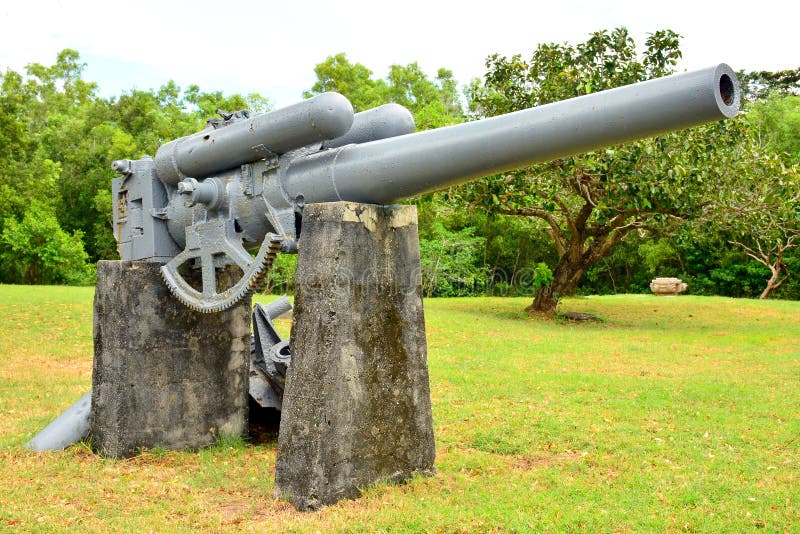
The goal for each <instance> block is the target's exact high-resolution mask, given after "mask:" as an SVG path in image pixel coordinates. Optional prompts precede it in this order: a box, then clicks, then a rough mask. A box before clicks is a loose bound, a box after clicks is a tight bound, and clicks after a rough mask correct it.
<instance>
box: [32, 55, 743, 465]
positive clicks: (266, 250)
mask: <svg viewBox="0 0 800 534" xmlns="http://www.w3.org/2000/svg"><path fill="white" fill-rule="evenodd" d="M740 99H741V96H740V89H739V83H738V81H737V79H736V75H735V74H734V72H733V70H731V68H730V67H729V66H727V65H725V64H719V65H716V66H713V67H710V68H706V69H702V70H698V71H693V72H687V73H682V74H676V75H672V76H667V77H664V78H659V79H654V80H649V81H646V82H641V83H637V84H633V85H628V86H624V87H619V88H616V89H611V90H608V91H603V92H598V93H594V94H589V95H585V96H581V97H578V98H573V99H570V100H565V101H561V102H556V103H552V104H548V105H544V106H539V107H534V108H530V109H527V110H523V111H517V112H514V113H509V114H506V115H501V116H497V117H493V118H488V119H484V120H479V121H474V122H467V123H462V124H458V125H455V126H449V127H445V128H439V129H435V130H428V131H424V132H417V133H415V132H414V129H415V126H414V121H413V118H412V116H411V114H410V113H409V111H408V110H406V109H405V108H403V107H402V106H399V105H397V104H387V105H384V106H380V107H377V108H375V109H371V110H368V111H364V112H361V113H354V112H353V107H352V105H351V104H350V102H349V101H348V100H347V99H346V98H345V97H344V96H342V95H339V94H336V93H323V94H320V95H317V96H315V97H313V98H310V99H308V100H306V101H304V102H301V103H298V104H295V105H292V106H289V107H286V108H283V109H279V110H276V111H272V112H268V113H260V114H251V113H249V112H248V111H246V110H242V111H237V112H234V113H225V112H221V111H219V114H220V117H219V118H214V119H211V120H209V121H208V122H207V124H206V126H205V128H204V129H203V130H202V131H200V132H198V133H195V134H193V135H189V136H186V137H182V138H180V139H176V140H172V141H169V142H167V143H166V144H164V145H162V146H161V147H160V148H159V149H158V151H157V152H156V154H155V156H154V157H150V156H144V157H143V158H141V159H138V160H118V161H114V162H113V163H112V168H113V169H114V170H115V171H116V172H117V173H118V174H119V177H117V178H115V179H114V180H113V182H112V197H113V228H114V236H115V238H116V240H117V243H118V249H119V254H120V257H121V259H122V260H126V261H146V262H155V263H157V264H161V267H160V272H161V275H162V277H163V279H164V282H165V283H166V285H167V286H168V287H169V290H170V291H171V292H172V294H173V295H174V296H175V297H176V298H177V299H178V300H179V301H180V302H182V303H183V304H185V305H186V306H188V307H189V308H191V309H193V310H196V311H199V312H203V313H214V312H219V311H222V310H225V309H227V308H230V307H231V306H233V305H235V304H236V303H237V302H238V301H240V300H241V299H242V298H243V297H245V296H246V295H248V294H249V293H250V292H252V291H254V290H256V289H257V288H259V287H260V285H261V284H262V282H263V281H264V279H265V277H266V275H267V273H268V271H269V269H270V267H271V265H272V263H273V261H274V259H275V257H276V255H277V254H278V253H281V252H283V253H293V252H297V248H298V238H299V236H300V234H301V232H302V222H303V209H304V206H306V205H308V204H312V203H321V202H335V201H351V202H359V203H369V204H390V203H393V202H396V201H399V200H402V199H406V198H410V197H414V196H416V195H420V194H423V193H427V192H431V191H435V190H438V189H443V188H446V187H449V186H453V185H457V184H460V183H465V182H468V181H470V180H475V179H478V178H481V177H484V176H489V175H493V174H497V173H502V172H505V171H509V170H513V169H518V168H522V167H525V166H528V165H531V164H534V163H539V162H544V161H549V160H553V159H557V158H560V157H565V156H568V155H574V154H579V153H583V152H587V151H590V150H594V149H597V148H601V147H605V146H609V145H613V144H618V143H623V142H626V141H631V140H634V139H639V138H643V137H648V136H654V135H658V134H661V133H665V132H668V131H672V130H677V129H682V128H687V127H691V126H696V125H699V124H702V123H706V122H711V121H716V120H720V119H725V118H731V117H733V116H735V115H736V114H737V113H738V112H739V106H740ZM223 271H224V272H226V275H225V276H223V275H222V273H223ZM230 272H234V275H235V276H233V277H231V276H229V275H228V274H229V273H230ZM290 307H291V306H290V305H289V303H288V301H285V300H282V301H280V302H277V303H274V304H273V305H271V306H270V307H268V308H260V307H258V306H257V307H256V309H255V311H254V314H253V326H254V329H255V332H254V335H253V337H252V343H251V355H250V356H251V358H250V359H251V363H250V395H251V397H252V398H253V399H254V400H255V401H256V402H258V403H259V404H261V405H262V406H265V407H272V408H278V409H280V407H281V397H282V392H283V384H284V380H285V373H286V369H287V367H288V366H289V365H290V363H291V354H290V350H289V346H288V343H287V342H285V341H283V340H281V339H280V336H279V335H278V333H277V332H276V330H275V328H274V326H273V324H272V319H273V318H274V317H276V316H277V315H279V314H280V313H283V312H285V311H287V310H288V309H290ZM87 403H88V401H87V397H86V396H85V397H84V398H82V399H81V400H80V401H78V403H76V404H75V405H74V406H73V407H72V408H70V409H68V410H67V412H66V413H65V414H64V416H63V417H62V418H59V419H57V420H56V421H55V422H54V423H53V424H52V425H51V426H50V427H48V429H46V432H43V433H42V434H41V435H40V436H37V438H34V440H32V441H31V442H30V443H29V444H28V446H29V447H30V448H34V449H35V450H48V449H57V448H63V447H64V446H66V445H68V444H69V443H71V442H74V441H75V440H77V439H79V438H80V437H81V436H82V435H83V434H85V432H86V430H87V428H88V427H87V418H88V410H87V409H86V404H87Z"/></svg>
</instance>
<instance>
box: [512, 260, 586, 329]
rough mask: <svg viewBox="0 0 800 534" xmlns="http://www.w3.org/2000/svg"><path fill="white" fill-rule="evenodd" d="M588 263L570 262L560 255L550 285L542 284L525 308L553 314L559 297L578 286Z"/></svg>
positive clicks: (572, 291) (571, 291) (530, 311)
mask: <svg viewBox="0 0 800 534" xmlns="http://www.w3.org/2000/svg"><path fill="white" fill-rule="evenodd" d="M587 267H588V265H583V263H582V262H579V263H576V262H571V261H568V260H567V259H566V257H562V258H561V260H559V262H558V265H557V266H556V270H555V272H553V281H552V282H550V285H546V286H542V287H540V288H539V291H538V292H537V293H536V297H535V298H534V299H533V303H532V304H531V305H530V306H528V307H527V308H525V311H526V312H528V313H529V314H535V313H542V314H545V315H553V314H554V313H555V312H556V306H558V301H559V299H560V298H561V297H565V296H569V295H573V294H574V293H575V289H576V288H577V287H578V282H580V280H581V277H582V276H583V273H584V272H586V269H587Z"/></svg>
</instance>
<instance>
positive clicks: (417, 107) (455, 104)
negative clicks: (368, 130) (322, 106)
mask: <svg viewBox="0 0 800 534" xmlns="http://www.w3.org/2000/svg"><path fill="white" fill-rule="evenodd" d="M314 72H315V73H316V75H317V81H316V82H315V83H314V85H313V87H312V88H311V90H310V91H306V92H305V93H304V95H305V96H306V97H307V98H308V97H311V96H312V95H315V94H319V93H322V92H325V91H335V92H337V93H341V94H343V95H344V96H346V97H347V98H348V100H350V102H351V103H352V104H353V109H355V111H356V112H359V111H365V110H368V109H371V108H374V107H377V106H380V105H382V104H387V103H389V102H394V103H396V104H400V105H402V106H405V107H406V108H408V110H409V111H411V114H412V115H413V116H414V121H415V122H416V125H417V129H419V130H427V129H429V128H438V127H440V126H446V125H448V124H454V123H457V122H460V121H461V119H462V116H463V111H462V109H461V103H460V101H459V98H458V91H457V84H456V81H455V80H454V79H453V73H452V72H451V71H449V70H447V69H439V71H438V72H437V73H436V78H435V79H434V80H431V79H429V78H428V76H427V75H426V74H425V73H424V72H423V71H422V69H420V67H419V65H418V64H417V63H410V64H408V65H405V66H403V65H392V66H391V67H390V69H389V75H388V76H387V78H386V79H385V80H384V79H380V78H378V79H376V78H373V73H372V71H371V70H370V69H368V68H367V67H365V66H364V65H362V64H361V63H350V61H349V60H348V59H347V56H346V55H345V54H336V55H334V56H328V58H327V59H326V60H325V61H324V62H322V63H320V64H318V65H317V66H316V67H315V68H314Z"/></svg>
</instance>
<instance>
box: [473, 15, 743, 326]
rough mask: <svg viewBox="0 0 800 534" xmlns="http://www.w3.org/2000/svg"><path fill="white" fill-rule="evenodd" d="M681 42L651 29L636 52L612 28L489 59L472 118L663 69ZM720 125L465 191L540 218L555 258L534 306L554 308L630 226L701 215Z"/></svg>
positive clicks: (487, 203)
mask: <svg viewBox="0 0 800 534" xmlns="http://www.w3.org/2000/svg"><path fill="white" fill-rule="evenodd" d="M678 39H679V36H678V35H677V34H676V33H674V32H672V31H669V30H664V31H659V32H656V33H654V34H652V35H650V37H649V38H648V39H647V41H646V43H645V50H644V52H643V54H642V55H641V56H639V55H638V54H637V51H636V47H635V43H634V41H633V39H632V38H631V37H630V35H629V34H628V32H627V30H625V29H624V28H618V29H616V30H613V31H612V32H607V31H600V32H595V33H594V34H592V35H591V37H590V38H589V40H587V41H586V42H584V43H580V44H577V45H570V44H545V45H540V46H539V47H538V48H537V49H536V51H535V52H534V53H533V55H532V56H531V58H530V60H527V61H526V60H523V59H522V57H521V56H519V55H515V56H512V57H510V58H507V57H502V56H499V55H493V56H491V57H490V58H489V59H488V60H487V64H486V65H487V73H486V75H485V79H484V81H483V82H482V83H480V82H474V83H473V84H472V86H471V87H470V89H469V96H470V110H471V112H472V114H473V116H474V117H484V116H492V115H498V114H501V113H508V112H512V111H516V110H519V109H524V108H528V107H531V106H535V105H543V104H548V103H551V102H554V101H558V100H563V99H566V98H572V97H577V96H581V95H584V94H587V93H591V92H595V91H600V90H604V89H609V88H612V87H617V86H619V85H624V84H630V83H635V82H639V81H644V80H646V79H650V78H654V77H658V76H663V75H665V74H669V73H670V72H671V71H672V70H673V68H674V66H675V65H676V63H677V60H678V59H679V58H680V56H681V53H680V50H679V48H678ZM726 128H727V127H726V126H724V125H711V126H707V127H704V128H698V129H693V130H689V131H686V132H681V133H676V134H670V135H665V136H661V137H657V138H654V139H646V140H641V141H637V142H634V143H630V144H627V145H623V146H617V147H613V148H609V149H606V150H600V151H595V152H590V153H587V154H583V155H579V156H575V157H570V158H564V159H562V160H559V161H555V162H552V163H546V164H541V165H537V166H534V167H532V168H530V169H525V170H522V171H517V172H512V173H508V174H506V175H504V176H501V177H494V178H490V179H486V180H482V181H479V182H476V183H474V184H471V185H469V186H466V187H464V188H463V189H462V190H461V195H462V198H464V200H466V201H467V202H469V203H470V204H471V205H473V206H481V207H483V208H484V209H487V210H491V211H493V212H497V213H504V214H507V215H513V216H522V217H530V218H535V219H538V220H540V221H541V223H542V224H543V225H544V228H545V229H546V231H547V232H548V234H549V235H550V236H551V238H552V239H553V243H554V245H555V248H556V250H557V251H558V255H559V260H558V263H557V264H556V266H555V269H554V277H553V283H552V284H551V286H550V287H548V288H547V295H546V296H545V298H543V299H542V300H541V301H540V300H539V298H537V300H536V302H535V304H534V307H536V308H537V309H541V310H552V309H554V306H555V304H556V303H557V299H558V297H559V296H564V295H569V294H571V293H572V292H574V291H575V290H576V288H577V285H578V284H579V282H580V280H581V278H582V276H583V274H584V273H585V272H586V270H587V269H589V268H590V267H592V266H593V265H594V264H596V263H597V262H599V261H601V260H603V258H605V257H606V256H607V255H608V254H609V252H610V251H611V250H612V249H613V247H614V246H616V245H617V244H618V243H619V242H620V241H621V240H622V239H623V238H624V237H625V236H626V235H628V234H629V233H630V232H631V231H632V230H634V229H637V228H642V227H645V226H649V225H653V224H658V223H659V222H660V221H663V220H664V219H665V218H668V217H689V216H691V215H693V214H695V213H697V212H698V210H699V209H700V206H702V205H703V203H705V202H706V201H707V198H708V194H709V192H710V191H713V185H712V184H714V183H718V182H719V180H718V177H717V176H716V174H718V171H719V168H718V167H717V166H715V159H716V158H717V151H718V150H719V149H718V147H720V146H725V147H727V146H728V145H729V143H728V142H727V141H726V139H727V137H726V135H727V132H726ZM720 141H722V142H721V143H720ZM539 294H540V295H542V293H541V292H540V293H539Z"/></svg>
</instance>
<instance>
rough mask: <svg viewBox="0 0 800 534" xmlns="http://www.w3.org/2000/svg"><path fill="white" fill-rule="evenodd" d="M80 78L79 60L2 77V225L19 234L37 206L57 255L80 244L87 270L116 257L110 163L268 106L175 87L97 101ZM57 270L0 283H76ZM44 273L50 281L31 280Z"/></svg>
mask: <svg viewBox="0 0 800 534" xmlns="http://www.w3.org/2000/svg"><path fill="white" fill-rule="evenodd" d="M83 68H84V64H83V63H81V62H80V56H79V55H78V53H77V52H76V51H74V50H64V51H62V52H61V53H60V54H59V55H58V57H57V59H56V62H55V64H53V65H50V66H45V65H40V64H37V63H33V64H30V65H28V66H27V68H26V72H25V74H24V75H23V74H20V73H17V72H14V71H12V70H8V71H6V72H5V73H0V224H12V225H13V224H16V225H20V224H22V225H25V222H24V221H26V220H29V218H28V215H27V213H28V211H29V208H30V209H33V208H31V206H33V205H34V204H35V206H36V208H35V209H36V210H39V211H42V212H46V213H48V214H49V215H48V219H47V223H48V224H49V225H51V226H49V227H48V228H50V227H52V223H53V220H51V217H52V216H53V214H55V215H54V216H55V217H56V218H57V220H56V223H57V226H58V228H59V229H61V230H62V231H63V232H64V235H65V236H68V239H67V238H63V236H62V237H59V238H58V239H60V240H61V241H59V242H63V243H71V245H69V246H67V245H63V246H62V245H53V246H54V247H56V248H59V247H61V249H64V250H67V249H69V248H70V247H71V246H72V245H74V244H76V243H82V249H81V250H85V253H88V256H89V260H90V261H92V262H94V261H96V260H98V259H101V258H108V259H113V258H116V257H117V252H116V243H115V241H114V238H113V235H112V232H111V196H110V192H109V190H110V185H111V179H112V178H113V177H114V173H113V172H112V170H111V168H110V165H111V162H112V161H113V160H115V159H121V158H138V157H141V156H142V155H145V154H154V153H155V151H156V150H157V149H158V147H159V146H160V145H161V144H163V143H164V142H166V141H169V140H171V139H173V138H176V137H180V136H183V135H187V134H189V133H192V132H195V131H197V130H198V129H200V128H201V127H202V125H203V123H204V121H205V120H206V119H207V118H209V117H210V116H212V115H214V114H215V112H216V109H217V108H222V109H223V110H226V111H230V110H236V109H242V108H247V107H249V108H250V109H253V110H256V111H263V110H266V109H268V107H269V102H268V101H267V99H266V98H264V97H262V96H260V95H257V94H253V95H248V96H247V97H242V96H240V95H232V96H225V95H223V94H222V93H221V92H211V93H205V92H201V91H200V90H199V88H198V87H197V86H195V85H193V86H190V87H189V88H188V89H187V90H186V91H185V92H184V93H181V90H180V88H179V87H178V86H177V85H176V84H175V83H174V82H168V83H167V84H165V85H164V86H163V87H161V88H159V89H158V90H155V91H153V90H150V91H142V90H131V91H130V92H127V93H124V94H123V95H122V96H120V97H119V98H109V99H106V98H101V97H100V96H98V95H97V87H96V85H95V84H93V83H91V82H87V81H84V80H83V79H82V78H81V76H82V72H83ZM20 220H22V221H23V222H22V223H20V222H19V221H20ZM5 221H17V222H16V223H6V222H5ZM29 226H30V225H28V227H29ZM5 230H8V231H7V232H6V231H5ZM0 231H1V232H4V235H7V236H9V237H8V239H13V240H15V241H17V240H19V239H22V237H21V234H20V233H19V232H20V227H19V226H11V227H9V228H7V229H3V227H2V226H0ZM57 235H60V234H57ZM36 243H37V241H36V240H33V241H30V242H29V243H28V246H37V245H36ZM9 246H11V245H10V244H8V243H6V247H9ZM30 252H31V254H39V252H37V251H35V250H31V251H30ZM40 256H41V257H42V258H50V257H52V251H50V250H48V251H40ZM66 256H68V257H73V256H74V254H73V255H70V254H66ZM65 261H66V263H65V264H64V265H67V264H69V265H72V264H71V263H70V261H71V260H69V261H67V260H65ZM56 264H58V262H56V263H47V262H45V263H42V262H41V261H38V260H37V261H33V260H31V261H28V263H26V264H25V265H28V267H24V266H22V264H20V263H18V262H17V263H15V264H14V266H13V267H12V266H6V265H4V266H3V268H2V272H0V282H11V281H19V280H29V281H33V280H35V281H42V282H46V283H56V282H59V283H61V282H74V281H77V280H79V279H80V276H78V275H77V274H76V273H75V272H73V269H72V267H59V268H57V267H56V266H55V265H56ZM51 267H52V268H57V269H58V270H57V272H54V273H52V274H48V273H39V272H38V271H37V269H42V268H45V269H46V268H51ZM70 273H71V274H70ZM76 276H77V278H76Z"/></svg>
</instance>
